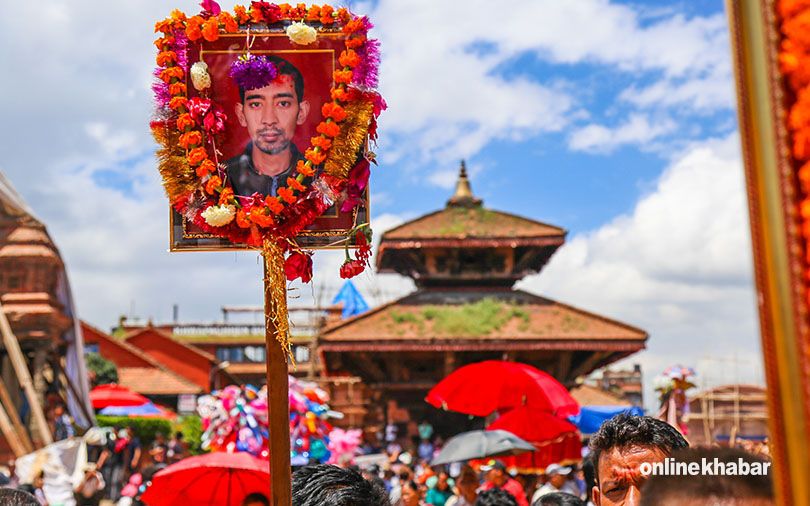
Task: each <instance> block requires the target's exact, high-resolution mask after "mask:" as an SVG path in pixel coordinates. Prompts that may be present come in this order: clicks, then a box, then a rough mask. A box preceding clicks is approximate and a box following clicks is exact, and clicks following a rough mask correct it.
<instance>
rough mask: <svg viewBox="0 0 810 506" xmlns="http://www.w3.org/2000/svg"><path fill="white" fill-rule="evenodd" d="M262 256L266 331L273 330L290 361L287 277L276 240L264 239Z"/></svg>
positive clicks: (281, 251) (282, 256) (282, 254)
mask: <svg viewBox="0 0 810 506" xmlns="http://www.w3.org/2000/svg"><path fill="white" fill-rule="evenodd" d="M262 255H263V256H264V265H265V268H264V275H265V279H264V317H265V320H266V321H265V326H266V328H267V329H273V330H274V331H275V332H274V333H275V336H276V341H278V344H279V346H281V349H282V350H283V351H284V356H285V357H287V360H288V361H289V360H291V359H292V344H291V342H290V320H289V318H288V317H287V277H286V276H285V274H284V251H283V250H282V249H281V246H279V244H278V240H276V239H273V238H271V239H266V240H265V241H264V248H263V251H262Z"/></svg>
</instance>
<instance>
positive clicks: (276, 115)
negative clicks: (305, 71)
mask: <svg viewBox="0 0 810 506" xmlns="http://www.w3.org/2000/svg"><path fill="white" fill-rule="evenodd" d="M267 58H268V59H269V60H270V62H271V63H272V64H273V65H275V67H276V70H277V71H278V74H277V76H276V78H275V79H273V81H272V82H271V83H270V84H268V85H267V86H265V87H263V88H258V89H255V90H244V89H242V88H241V87H240V89H239V96H240V99H241V102H239V103H238V104H236V107H235V112H236V119H237V120H238V121H239V124H240V125H242V126H243V127H246V128H247V130H248V135H250V140H251V141H253V146H254V148H257V149H259V150H260V151H262V152H263V153H266V154H269V155H275V154H279V153H282V152H284V151H286V150H287V149H289V146H290V142H292V138H293V135H295V129H296V127H297V126H298V125H303V124H304V122H305V121H306V119H307V116H308V115H309V108H310V104H309V101H307V100H304V78H303V77H302V76H301V72H300V71H299V70H298V69H297V68H295V66H294V65H293V64H291V63H290V62H288V61H286V60H284V59H283V58H279V57H278V56H274V55H270V56H268V57H267Z"/></svg>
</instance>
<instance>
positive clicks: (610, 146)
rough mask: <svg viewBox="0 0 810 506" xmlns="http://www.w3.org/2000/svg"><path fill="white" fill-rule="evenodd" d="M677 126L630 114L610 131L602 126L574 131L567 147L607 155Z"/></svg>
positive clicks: (670, 122) (588, 126)
mask: <svg viewBox="0 0 810 506" xmlns="http://www.w3.org/2000/svg"><path fill="white" fill-rule="evenodd" d="M676 128H677V125H676V124H675V122H674V121H672V120H670V119H667V118H665V119H662V120H659V121H654V122H650V120H649V118H647V116H645V115H643V114H631V115H630V117H629V118H628V119H627V121H626V122H624V123H622V124H621V125H618V126H617V127H615V128H613V129H610V128H608V127H606V126H603V125H597V124H590V125H586V126H584V127H582V128H578V129H577V130H574V131H573V133H572V134H571V135H570V137H569V139H568V147H569V149H571V150H574V151H587V152H590V153H609V152H611V151H613V150H614V149H616V148H618V147H621V146H624V145H628V144H638V145H642V147H643V145H644V144H646V143H649V142H650V141H652V140H654V139H657V138H659V137H661V136H663V135H665V134H668V133H670V132H672V131H674V130H675V129H676Z"/></svg>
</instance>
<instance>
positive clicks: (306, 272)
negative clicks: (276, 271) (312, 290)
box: [284, 251, 312, 283]
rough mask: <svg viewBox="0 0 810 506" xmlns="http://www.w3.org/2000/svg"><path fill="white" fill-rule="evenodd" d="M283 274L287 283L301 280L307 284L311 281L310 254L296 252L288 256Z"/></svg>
mask: <svg viewBox="0 0 810 506" xmlns="http://www.w3.org/2000/svg"><path fill="white" fill-rule="evenodd" d="M284 274H286V275H287V281H293V280H295V279H298V278H301V281H303V282H304V283H309V282H310V280H312V253H309V252H307V253H305V252H303V251H296V252H294V253H292V254H290V256H288V257H287V260H286V261H285V262H284Z"/></svg>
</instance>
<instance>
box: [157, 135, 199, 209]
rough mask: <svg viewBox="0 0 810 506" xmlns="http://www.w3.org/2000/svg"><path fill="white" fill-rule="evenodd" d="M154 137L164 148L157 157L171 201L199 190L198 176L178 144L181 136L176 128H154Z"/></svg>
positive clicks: (165, 188)
mask: <svg viewBox="0 0 810 506" xmlns="http://www.w3.org/2000/svg"><path fill="white" fill-rule="evenodd" d="M152 136H153V137H154V138H155V141H156V142H157V143H158V144H160V145H161V146H162V147H161V148H160V149H158V150H157V152H156V153H155V155H156V156H157V159H158V170H159V171H160V175H161V177H162V178H163V189H164V190H166V195H167V196H168V197H169V201H171V202H174V200H175V199H177V198H178V197H180V196H182V195H185V194H187V193H188V192H190V191H193V190H194V189H195V188H197V184H198V181H197V174H196V173H195V171H194V169H193V168H192V167H191V166H190V165H189V164H188V161H187V160H186V152H185V150H184V149H183V148H182V147H181V146H180V144H179V143H178V141H179V139H180V134H179V132H177V130H176V129H174V128H153V129H152Z"/></svg>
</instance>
